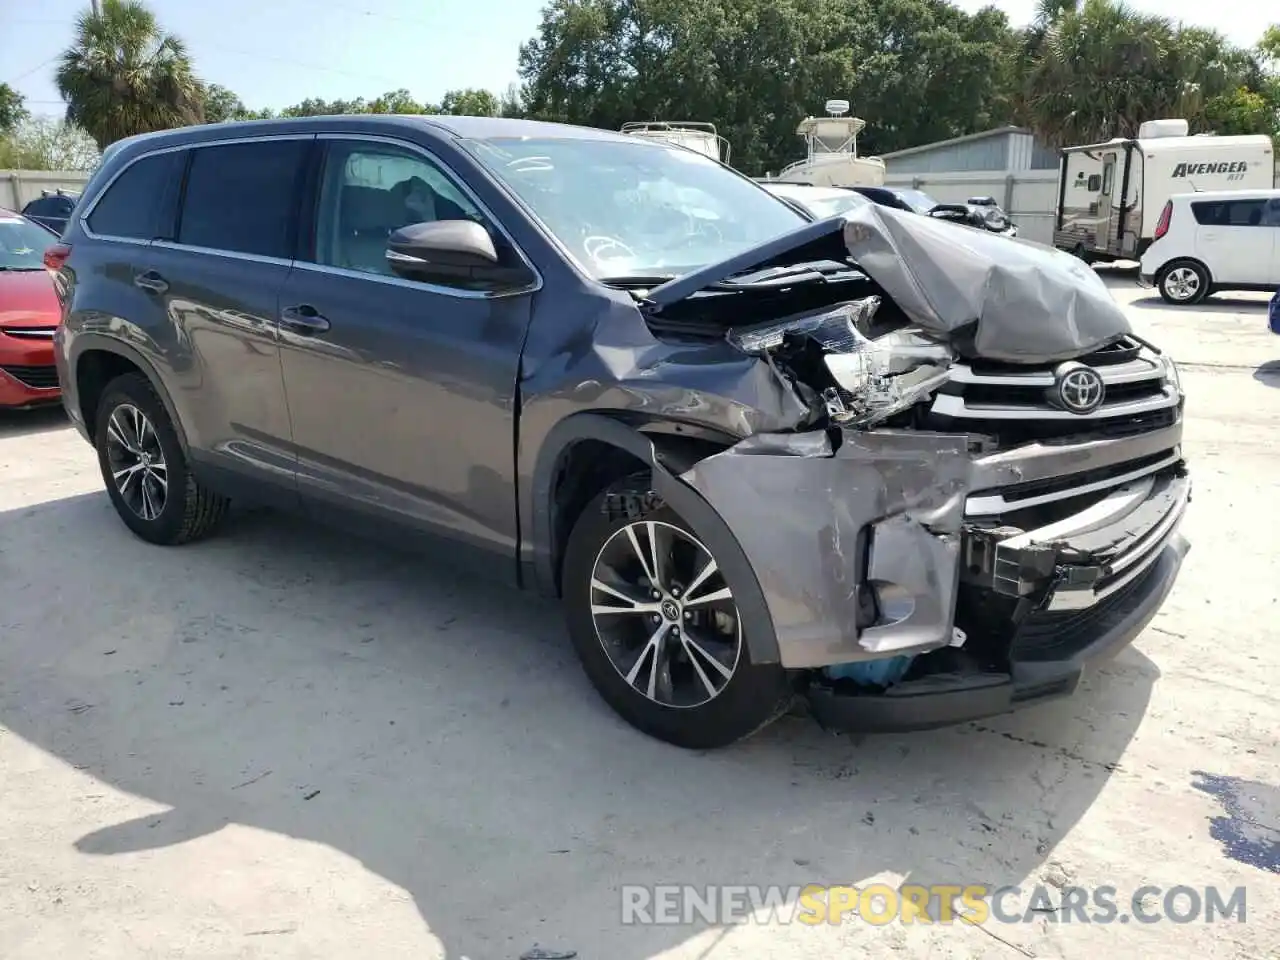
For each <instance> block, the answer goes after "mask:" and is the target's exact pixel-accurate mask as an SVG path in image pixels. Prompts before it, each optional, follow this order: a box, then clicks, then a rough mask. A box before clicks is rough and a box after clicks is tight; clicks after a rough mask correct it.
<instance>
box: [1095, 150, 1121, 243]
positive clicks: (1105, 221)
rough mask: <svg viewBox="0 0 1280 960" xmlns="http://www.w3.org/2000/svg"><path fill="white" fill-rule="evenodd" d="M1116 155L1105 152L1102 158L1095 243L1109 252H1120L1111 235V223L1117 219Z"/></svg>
mask: <svg viewBox="0 0 1280 960" xmlns="http://www.w3.org/2000/svg"><path fill="white" fill-rule="evenodd" d="M1116 157H1117V155H1116V154H1115V153H1108V154H1105V155H1104V156H1103V158H1102V184H1101V188H1100V191H1099V193H1098V219H1097V234H1096V236H1095V240H1094V243H1095V244H1096V247H1097V249H1099V250H1102V251H1105V252H1108V253H1119V247H1120V245H1119V242H1118V241H1117V240H1113V239H1112V237H1111V225H1112V223H1114V222H1115V220H1116V214H1115V212H1114V211H1113V210H1112V195H1113V194H1114V193H1115V192H1116V189H1117V188H1116Z"/></svg>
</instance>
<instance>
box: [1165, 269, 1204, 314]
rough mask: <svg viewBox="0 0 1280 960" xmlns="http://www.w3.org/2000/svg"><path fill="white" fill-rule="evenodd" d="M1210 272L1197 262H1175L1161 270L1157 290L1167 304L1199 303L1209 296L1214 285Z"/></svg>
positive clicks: (1185, 304) (1184, 304)
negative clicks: (1211, 286)
mask: <svg viewBox="0 0 1280 960" xmlns="http://www.w3.org/2000/svg"><path fill="white" fill-rule="evenodd" d="M1212 282H1213V281H1212V278H1211V277H1210V276H1209V271H1208V270H1207V269H1205V266H1204V264H1202V263H1197V262H1196V261H1195V260H1174V261H1172V262H1170V263H1167V264H1165V265H1164V266H1163V267H1161V268H1160V272H1159V273H1158V274H1157V275H1156V289H1158V290H1159V291H1160V296H1161V298H1163V300H1164V302H1165V303H1172V304H1174V305H1175V306H1180V307H1181V306H1187V305H1189V304H1193V303H1199V302H1200V301H1201V300H1203V299H1204V298H1205V297H1207V296H1208V295H1209V288H1210V285H1211V284H1212Z"/></svg>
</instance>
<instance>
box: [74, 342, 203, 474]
mask: <svg viewBox="0 0 1280 960" xmlns="http://www.w3.org/2000/svg"><path fill="white" fill-rule="evenodd" d="M131 371H134V372H137V373H140V374H142V376H144V377H146V378H147V380H149V381H150V383H151V386H152V388H153V389H154V390H155V392H156V395H157V396H159V397H160V402H161V403H163V404H164V409H165V413H166V414H167V415H168V417H169V422H170V423H172V424H173V430H174V433H176V434H177V435H178V442H179V443H181V444H182V450H183V452H184V453H186V452H188V450H189V446H188V442H187V434H186V430H185V428H184V427H183V424H182V420H181V418H180V417H179V416H178V413H177V409H176V408H175V407H174V404H173V398H172V397H170V396H169V391H168V390H167V389H166V388H165V385H164V381H163V380H162V379H161V378H160V376H159V374H157V373H156V369H155V366H154V365H153V364H152V363H151V361H150V360H148V359H147V358H146V357H145V356H144V355H143V354H142V353H141V352H140V351H138V350H136V349H135V348H133V347H132V346H130V345H129V344H127V343H123V342H121V341H119V340H116V339H114V338H112V337H104V336H100V335H97V334H81V335H80V336H78V337H77V338H76V350H75V355H74V357H73V358H72V361H71V377H72V382H73V383H74V384H75V386H76V398H75V402H76V407H77V409H78V410H79V412H80V416H81V417H82V418H83V419H84V425H85V429H86V430H87V431H88V433H89V436H90V437H92V436H93V429H94V424H95V423H96V422H97V407H98V401H99V400H100V399H101V397H102V391H103V390H104V389H106V386H107V384H108V383H110V382H111V381H112V380H114V379H115V378H116V377H118V376H121V375H122V374H125V373H129V372H131Z"/></svg>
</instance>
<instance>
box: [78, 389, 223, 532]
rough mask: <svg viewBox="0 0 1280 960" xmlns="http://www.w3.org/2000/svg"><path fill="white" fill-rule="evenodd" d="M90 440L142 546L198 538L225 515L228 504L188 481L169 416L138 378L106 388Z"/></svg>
mask: <svg viewBox="0 0 1280 960" xmlns="http://www.w3.org/2000/svg"><path fill="white" fill-rule="evenodd" d="M93 436H94V446H95V447H96V448H97V450H98V465H99V467H100V468H101V470H102V479H103V482H104V483H105V484H106V486H107V495H108V496H109V497H110V498H111V503H112V505H113V506H114V507H115V508H116V513H118V514H119V515H120V519H121V520H123V521H124V524H125V526H127V527H128V528H129V529H130V530H132V531H133V532H134V533H135V534H137V536H139V537H141V538H142V539H143V540H146V541H147V542H148V543H155V544H160V545H162V546H176V545H178V544H181V543H187V542H189V541H192V540H198V539H200V538H201V537H205V536H208V535H209V534H211V533H213V531H214V530H216V529H217V527H218V525H219V524H220V523H221V522H222V520H223V519H224V518H225V517H226V514H227V508H228V507H229V506H230V501H229V500H228V499H227V498H226V497H223V496H221V495H220V494H217V493H214V492H213V491H212V490H209V489H208V488H207V487H205V486H204V485H203V484H201V483H200V482H199V481H198V480H197V479H196V478H195V477H194V476H193V475H192V473H191V468H190V464H189V463H188V461H187V456H186V453H185V452H184V451H183V449H182V444H181V442H179V440H178V434H177V432H176V431H175V430H174V428H173V423H172V422H171V421H170V419H169V414H168V411H166V410H165V407H164V404H163V403H162V402H161V400H160V397H159V395H158V394H157V393H156V391H155V388H154V387H153V386H152V385H151V381H149V380H148V379H147V378H146V377H144V376H143V375H142V374H140V373H127V374H123V375H122V376H119V377H117V378H116V379H114V380H112V381H111V382H110V383H108V384H107V387H106V389H105V390H103V392H102V399H101V401H100V402H99V403H98V418H97V423H96V424H95V427H94V434H93Z"/></svg>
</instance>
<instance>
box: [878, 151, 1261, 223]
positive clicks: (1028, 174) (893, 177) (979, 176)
mask: <svg viewBox="0 0 1280 960" xmlns="http://www.w3.org/2000/svg"><path fill="white" fill-rule="evenodd" d="M1275 182H1276V183H1280V161H1277V163H1276V175H1275ZM885 185H886V186H890V187H914V188H916V189H918V190H923V191H924V192H925V193H927V194H929V195H930V196H931V197H933V198H934V199H935V200H937V201H939V202H940V203H962V202H964V201H965V200H967V199H968V198H969V197H977V196H989V197H995V198H996V203H998V204H1000V206H1002V207H1003V208H1004V210H1005V212H1006V213H1007V214H1009V217H1010V218H1011V219H1012V220H1013V222H1014V223H1016V224H1017V225H1018V236H1020V237H1025V238H1026V239H1028V240H1035V241H1036V242H1038V243H1048V244H1051V243H1053V216H1054V211H1055V208H1056V206H1057V201H1058V171H1057V170H1020V171H1018V172H1017V173H1005V172H1004V171H1002V170H992V171H988V172H973V173H914V174H913V173H890V174H888V175H887V176H886V177H885Z"/></svg>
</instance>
